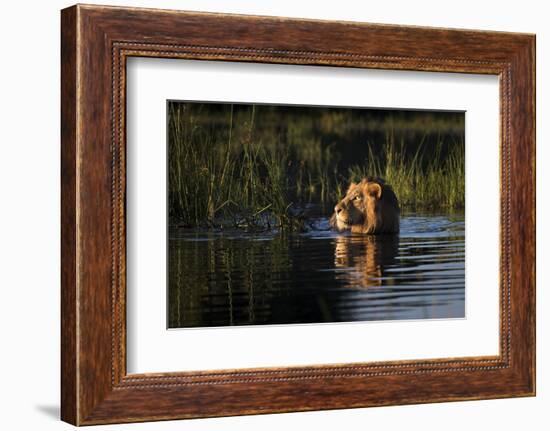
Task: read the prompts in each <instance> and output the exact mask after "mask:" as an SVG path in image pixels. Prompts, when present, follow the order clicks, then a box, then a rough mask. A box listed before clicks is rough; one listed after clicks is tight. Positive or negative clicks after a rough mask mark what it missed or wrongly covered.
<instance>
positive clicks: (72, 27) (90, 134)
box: [61, 5, 535, 425]
mask: <svg viewBox="0 0 550 431" xmlns="http://www.w3.org/2000/svg"><path fill="white" fill-rule="evenodd" d="M61 18H62V20H61V52H62V56H61V58H62V63H61V83H62V92H61V111H62V112H61V122H62V127H61V129H62V134H61V140H62V146H61V161H62V165H61V169H62V175H61V177H62V180H61V189H62V198H61V209H62V216H61V227H62V239H61V244H62V247H61V253H62V256H61V258H62V282H61V292H62V295H61V309H62V324H61V340H62V342H61V358H62V360H61V388H62V390H61V418H62V419H63V420H64V421H67V422H69V423H71V424H74V425H91V424H104V423H116V422H137V421H152V420H165V419H179V418H196V417H212V416H230V415H242V414H257V413H273V412H289V411H307V410H321V409H341V408H352V407H367V406H382V405H393V404H412V403H428V402H442V401H456V400H474V399H489V398H503V397H519V396H533V395H534V394H535V36H534V35H529V34H513V33H500V32H488V31H470V30H449V29H439V28H423V27H403V26H392V25H377V24H363V23H353V22H330V21H314V20H298V19H286V18H274V17H254V16H240V15H220V14H212V13H196V12H178V11H167V10H152V9H151V10H148V9H133V8H119V7H103V6H83V5H77V6H73V7H70V8H68V9H64V10H63V11H62V14H61ZM335 35H337V37H335ZM130 56H145V57H164V58H184V59H198V60H206V61H207V60H223V61H240V62H258V63H284V64H300V65H331V66H345V67H355V68H375V69H392V70H414V71H441V72H462V73H480V74H493V75H498V76H499V77H500V107H501V110H500V119H501V124H500V139H501V142H500V148H501V196H500V205H501V218H500V221H499V222H500V355H498V356H494V357H493V356H491V357H460V358H442V359H433V360H413V361H398V362H396V361H393V362H379V363H362V364H361V363H353V364H338V365H327V366H303V367H287V368H266V369H238V370H226V371H209V370H205V371H203V372H176V373H157V374H127V372H126V350H125V339H126V338H125V337H126V326H125V325H126V322H125V306H126V304H125V298H126V284H125V281H126V279H125V274H126V273H125V269H126V267H125V263H126V262H125V189H126V177H125V151H126V147H125V142H126V141H125V91H126V88H125V83H126V81H125V65H126V59H127V58H128V57H130ZM497 222H498V221H497V220H495V223H497Z"/></svg>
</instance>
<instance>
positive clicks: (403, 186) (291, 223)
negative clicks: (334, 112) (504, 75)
mask: <svg viewBox="0 0 550 431" xmlns="http://www.w3.org/2000/svg"><path fill="white" fill-rule="evenodd" d="M168 114H169V117H168V133H169V137H168V154H169V163H168V175H169V178H168V187H169V193H168V199H169V217H170V223H171V224H176V225H181V226H189V227H227V226H232V227H238V228H249V229H257V228H261V229H266V228H267V229H271V228H275V227H276V228H280V229H297V228H300V227H301V226H302V223H303V214H302V213H301V212H300V210H299V208H300V207H301V206H303V204H305V203H315V204H320V205H321V206H324V207H325V208H326V209H327V210H326V211H327V213H328V212H330V211H331V210H332V208H333V206H334V204H335V203H336V202H337V201H338V200H339V199H341V198H342V197H343V193H344V191H345V189H346V188H347V184H348V183H349V182H350V181H358V180H360V179H361V178H363V177H365V176H379V177H382V178H384V179H385V180H386V182H387V183H388V184H391V185H392V186H393V188H394V190H395V192H396V194H397V196H398V198H399V200H400V203H401V206H402V207H405V208H413V209H419V208H446V209H452V208H460V207H462V206H463V205H464V145H463V144H462V143H457V144H456V145H452V146H451V147H449V148H451V150H448V149H447V150H445V151H443V144H442V142H439V143H438V144H437V145H436V146H435V151H434V146H433V145H431V147H430V149H429V150H428V149H427V148H426V147H425V145H424V143H423V142H422V141H421V142H420V143H418V142H414V143H413V145H416V149H415V150H414V151H412V152H411V150H410V148H411V147H410V145H411V142H408V141H407V142H405V139H404V138H402V139H400V140H399V141H397V140H396V139H395V138H394V135H393V134H392V133H388V134H387V136H386V139H385V142H384V144H383V145H382V146H380V145H378V148H381V150H378V151H375V150H373V146H372V145H370V146H368V151H363V154H364V157H363V158H361V157H358V159H357V161H354V163H353V165H350V164H349V163H348V164H343V163H341V162H340V159H339V151H338V148H337V146H335V145H334V144H331V145H327V144H326V143H323V142H321V140H320V138H319V137H318V136H315V134H312V133H311V127H312V126H311V124H308V123H305V122H294V123H293V122H288V123H287V124H283V125H282V126H279V125H277V127H276V128H274V129H269V131H266V129H265V127H264V128H262V125H261V124H260V125H258V122H259V119H258V118H259V117H258V116H257V112H256V107H254V106H253V105H252V106H251V108H250V109H249V110H246V111H243V110H242V109H241V110H240V111H239V112H235V111H234V109H233V105H231V106H230V108H229V109H226V110H225V111H223V113H222V114H219V115H218V117H219V118H217V119H216V124H214V125H210V126H209V125H208V123H207V122H206V125H205V122H204V121H202V122H201V121H198V120H197V115H201V114H200V112H198V111H197V110H196V109H190V105H188V104H185V103H182V104H179V103H178V104H176V103H174V104H169V113H168ZM329 118H332V117H329ZM264 119H265V117H264ZM342 133H344V132H342Z"/></svg>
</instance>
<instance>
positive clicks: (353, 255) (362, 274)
mask: <svg viewBox="0 0 550 431" xmlns="http://www.w3.org/2000/svg"><path fill="white" fill-rule="evenodd" d="M398 250H399V237H398V236H397V235H350V236H340V237H337V238H336V244H335V249H334V265H335V267H336V268H337V269H340V270H342V271H340V272H339V277H341V278H342V279H343V280H345V281H346V283H347V284H348V285H349V286H350V287H356V288H358V287H360V288H366V287H375V286H381V285H382V284H392V282H391V279H387V274H386V270H387V268H388V266H390V265H392V264H393V263H394V262H395V257H396V256H397V253H398Z"/></svg>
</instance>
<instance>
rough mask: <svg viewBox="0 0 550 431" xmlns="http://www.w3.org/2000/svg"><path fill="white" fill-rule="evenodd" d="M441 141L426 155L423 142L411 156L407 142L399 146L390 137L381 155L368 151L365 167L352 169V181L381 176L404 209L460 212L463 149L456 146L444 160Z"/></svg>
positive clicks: (353, 167) (349, 171) (462, 188)
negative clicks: (452, 210) (407, 148)
mask: <svg viewBox="0 0 550 431" xmlns="http://www.w3.org/2000/svg"><path fill="white" fill-rule="evenodd" d="M441 148H442V144H441V141H439V142H438V143H437V144H436V145H435V149H430V151H425V149H424V147H423V142H422V141H421V142H420V144H419V145H418V148H417V149H416V151H415V152H414V154H413V155H412V156H410V155H409V156H408V155H407V153H406V144H405V142H404V140H401V141H399V143H397V142H396V141H395V139H394V137H393V135H392V134H391V133H390V134H388V136H387V139H386V145H384V147H383V151H382V154H374V153H373V151H372V150H371V148H370V147H369V154H368V157H367V158H366V159H365V160H364V162H363V163H361V164H357V165H353V166H351V167H349V170H348V174H349V179H350V181H359V180H360V179H361V178H364V177H365V176H368V175H371V176H378V177H381V178H383V179H384V180H385V181H386V183H388V184H390V185H391V186H392V188H393V190H394V191H395V194H396V195H397V197H398V198H399V202H400V205H401V207H402V208H405V209H435V208H438V209H448V210H450V209H459V208H463V207H464V199H465V196H464V190H465V170H464V167H465V163H464V145H463V144H462V143H459V144H457V145H453V146H452V147H451V150H450V151H449V152H448V154H446V155H445V156H443V153H442V150H441Z"/></svg>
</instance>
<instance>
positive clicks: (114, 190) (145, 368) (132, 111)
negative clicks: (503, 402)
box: [61, 5, 535, 425]
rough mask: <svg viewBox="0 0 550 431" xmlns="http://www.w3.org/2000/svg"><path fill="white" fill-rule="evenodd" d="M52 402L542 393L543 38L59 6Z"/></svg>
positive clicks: (98, 404) (207, 407)
mask: <svg viewBox="0 0 550 431" xmlns="http://www.w3.org/2000/svg"><path fill="white" fill-rule="evenodd" d="M61 18H62V19H61V21H62V22H61V24H62V25H61V51H62V64H61V72H62V76H61V79H62V81H61V82H62V94H61V111H62V112H61V118H62V151H61V163H62V183H61V192H62V196H61V205H62V238H61V242H62V247H61V249H62V250H61V252H62V277H61V278H62V286H61V292H62V325H61V340H62V345H61V352H62V363H61V367H62V372H61V375H62V382H61V397H62V399H61V416H62V419H63V420H64V421H67V422H69V423H72V424H74V425H92V424H105V423H120V422H138V421H153V420H167V419H180V418H197V417H213V416H229V415H242V414H257V413H274V412H289V411H307V410H322V409H341V408H353V407H369V406H382V405H396V404H413V403H430V402H441V401H455V400H474V399H490V398H503V397H518V396H533V395H534V394H535V108H534V106H535V105H534V101H535V75H534V74H535V36H534V35H530V34H516V33H504V32H487V31H473V30H451V29H440V28H423V27H403V26H391V25H379V24H366V23H354V22H331V21H315V20H298V19H287V18H276V17H255V16H241V15H221V14H212V13H197V12H180V11H168V10H153V9H134V8H120V7H105V6H93V5H77V6H73V7H70V8H68V9H64V10H63V11H62V13H61Z"/></svg>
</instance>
